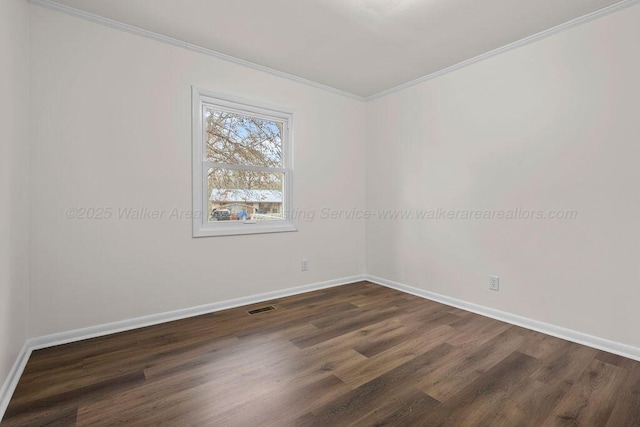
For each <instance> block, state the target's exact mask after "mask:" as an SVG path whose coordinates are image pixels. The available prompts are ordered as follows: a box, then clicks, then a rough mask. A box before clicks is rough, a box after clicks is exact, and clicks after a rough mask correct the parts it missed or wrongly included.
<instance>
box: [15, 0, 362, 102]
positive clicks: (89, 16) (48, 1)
mask: <svg viewBox="0 0 640 427" xmlns="http://www.w3.org/2000/svg"><path fill="white" fill-rule="evenodd" d="M27 1H28V2H29V3H31V4H33V5H36V6H42V7H46V8H48V9H53V10H56V11H58V12H62V13H65V14H67V15H71V16H75V17H77V18H81V19H84V20H86V21H89V22H93V23H96V24H100V25H104V26H107V27H111V28H115V29H117V30H121V31H126V32H128V33H131V34H136V35H139V36H142V37H146V38H149V39H153V40H157V41H160V42H163V43H167V44H170V45H173V46H177V47H181V48H183V49H187V50H190V51H193V52H198V53H202V54H204V55H208V56H212V57H214V58H217V59H221V60H223V61H227V62H232V63H234V64H238V65H243V66H245V67H249V68H253V69H254V70H258V71H262V72H265V73H268V74H272V75H274V76H277V77H282V78H284V79H287V80H291V81H294V82H296V83H302V84H304V85H307V86H311V87H314V88H316V89H322V90H325V91H327V92H331V93H335V94H337V95H342V96H345V97H347V98H351V99H355V100H356V101H364V100H365V98H364V97H363V96H360V95H355V94H353V93H350V92H346V91H344V90H341V89H337V88H335V87H332V86H328V85H325V84H322V83H318V82H315V81H313V80H307V79H305V78H302V77H298V76H294V75H293V74H289V73H285V72H284V71H279V70H276V69H274V68H271V67H267V66H265V65H260V64H256V63H254V62H250V61H246V60H244V59H240V58H236V57H235V56H231V55H227V54H225V53H222V52H218V51H215V50H212V49H207V48H206V47H202V46H198V45H195V44H191V43H187V42H184V41H182V40H178V39H174V38H173V37H169V36H165V35H162V34H159V33H155V32H153V31H148V30H145V29H142V28H139V27H136V26H134V25H129V24H125V23H123V22H119V21H115V20H113V19H109V18H105V17H103V16H100V15H96V14H94V13H90V12H85V11H83V10H80V9H76V8H74V7H70V6H66V5H63V4H60V3H57V2H55V1H52V0H27Z"/></svg>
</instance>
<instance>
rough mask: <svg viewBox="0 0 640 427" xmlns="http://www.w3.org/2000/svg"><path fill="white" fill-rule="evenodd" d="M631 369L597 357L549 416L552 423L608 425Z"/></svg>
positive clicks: (548, 420)
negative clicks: (617, 396)
mask: <svg viewBox="0 0 640 427" xmlns="http://www.w3.org/2000/svg"><path fill="white" fill-rule="evenodd" d="M627 376H628V371H627V370H625V369H623V368H619V367H617V366H614V365H610V364H608V363H605V362H602V361H600V360H597V359H594V360H593V361H592V362H591V364H590V365H589V367H588V368H587V370H585V372H584V373H583V374H582V376H581V377H580V379H579V380H578V382H576V383H575V384H574V385H573V387H571V389H570V390H569V391H568V392H567V394H566V395H565V396H564V398H563V399H562V400H561V401H560V403H559V404H558V406H557V407H556V408H555V409H554V411H553V412H552V413H551V415H550V416H549V417H548V418H547V421H546V424H547V425H552V426H573V425H584V426H604V425H606V424H607V422H608V421H609V417H610V415H611V413H612V412H613V409H614V406H615V405H616V399H615V398H614V396H616V394H617V391H618V389H620V388H621V387H622V386H623V384H624V382H625V380H626V379H627Z"/></svg>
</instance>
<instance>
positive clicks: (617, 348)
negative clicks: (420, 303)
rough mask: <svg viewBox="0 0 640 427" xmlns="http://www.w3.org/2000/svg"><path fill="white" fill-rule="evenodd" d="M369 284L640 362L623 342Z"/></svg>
mask: <svg viewBox="0 0 640 427" xmlns="http://www.w3.org/2000/svg"><path fill="white" fill-rule="evenodd" d="M366 280H368V281H369V282H372V283H375V284H378V285H382V286H386V287H388V288H392V289H396V290H398V291H401V292H406V293H408V294H411V295H415V296H418V297H422V298H426V299H428V300H431V301H435V302H439V303H442V304H446V305H450V306H452V307H457V308H460V309H462V310H466V311H471V312H473V313H476V314H480V315H482V316H486V317H491V318H492V319H496V320H501V321H503V322H507V323H510V324H512V325H516V326H521V327H523V328H526V329H531V330H533V331H536V332H541V333H543V334H547V335H551V336H554V337H557V338H562V339H564V340H567V341H571V342H575V343H578V344H582V345H586V346H588V347H593V348H596V349H598V350H604V351H607V352H609V353H614V354H617V355H620V356H623V357H627V358H629V359H634V360H637V361H640V348H638V347H633V346H630V345H627V344H623V343H620V342H616V341H611V340H608V339H605V338H600V337H596V336H593V335H589V334H585V333H583V332H578V331H575V330H573V329H568V328H563V327H561V326H556V325H552V324H549V323H545V322H540V321H538V320H533V319H529V318H527V317H522V316H518V315H517V314H513V313H507V312H506V311H500V310H496V309H494V308H490V307H485V306H482V305H478V304H474V303H471V302H467V301H463V300H460V299H457V298H452V297H448V296H445V295H440V294H436V293H433V292H429V291H425V290H424V289H419V288H414V287H413V286H409V285H405V284H403V283H398V282H394V281H392V280H387V279H383V278H381V277H376V276H371V275H367V276H366Z"/></svg>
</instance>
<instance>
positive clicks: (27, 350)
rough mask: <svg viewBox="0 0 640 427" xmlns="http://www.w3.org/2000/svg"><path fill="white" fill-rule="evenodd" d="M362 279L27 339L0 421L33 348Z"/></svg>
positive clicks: (1, 401)
mask: <svg viewBox="0 0 640 427" xmlns="http://www.w3.org/2000/svg"><path fill="white" fill-rule="evenodd" d="M362 280H365V275H364V274H362V275H357V276H350V277H342V278H340V279H334V280H327V281H324V282H317V283H311V284H308V285H302V286H296V287H294V288H287V289H282V290H279V291H272V292H265V293H262V294H257V295H251V296H247V297H241V298H235V299H231V300H227V301H221V302H215V303H212V304H205V305H200V306H196V307H189V308H183V309H180V310H174V311H169V312H166V313H159V314H152V315H149V316H143V317H137V318H134V319H127V320H121V321H118V322H112V323H105V324H103V325H96V326H90V327H88V328H81V329H74V330H72V331H65V332H60V333H57V334H51V335H45V336H41V337H36V338H31V339H28V340H27V342H26V343H25V344H24V346H23V347H22V350H21V351H20V354H19V355H18V358H17V359H16V361H15V363H14V364H13V367H12V368H11V371H10V372H9V375H8V377H7V379H6V380H5V382H4V383H3V385H2V388H0V421H1V420H2V417H3V416H4V413H5V411H6V410H7V406H8V405H9V401H10V400H11V396H12V395H13V392H14V391H15V389H16V386H17V385H18V380H19V379H20V376H21V375H22V372H23V371H24V368H25V366H26V365H27V361H28V360H29V357H30V356H31V352H33V351H34V350H39V349H42V348H47V347H53V346H56V345H61V344H68V343H70V342H75V341H81V340H85V339H89V338H95V337H100V336H104V335H110V334H115V333H118V332H124V331H129V330H132V329H138V328H144V327H146V326H152V325H157V324H160V323H166V322H171V321H174V320H180V319H185V318H187V317H194V316H199V315H201V314H208V313H213V312H216V311H221V310H227V309H229V308H235V307H240V306H243V305H249V304H257V303H261V302H265V301H269V300H273V299H277V298H283V297H288V296H292V295H298V294H303V293H305V292H311V291H316V290H320V289H327V288H332V287H335V286H340V285H346V284H348V283H354V282H359V281H362Z"/></svg>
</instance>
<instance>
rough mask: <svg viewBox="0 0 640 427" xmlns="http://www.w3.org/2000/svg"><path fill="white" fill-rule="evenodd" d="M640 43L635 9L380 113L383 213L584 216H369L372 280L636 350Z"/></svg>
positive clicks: (375, 115) (433, 85)
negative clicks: (558, 217)
mask: <svg viewBox="0 0 640 427" xmlns="http://www.w3.org/2000/svg"><path fill="white" fill-rule="evenodd" d="M638 40H640V6H634V7H631V8H629V9H626V10H624V11H622V12H618V13H615V14H612V15H609V16H607V17H604V18H602V19H598V20H596V21H593V22H591V23H588V24H585V25H582V26H579V27H577V28H574V29H571V30H569V31H566V32H563V33H560V34H558V35H555V36H552V37H550V38H547V39H544V40H542V41H540V42H537V43H535V44H531V45H528V46H526V47H524V48H519V49H516V50H513V51H510V52H508V53H506V54H502V55H499V56H496V57H493V58H491V59H489V60H486V61H483V62H480V63H477V64H475V65H472V66H469V67H466V68H464V69H461V70H458V71H456V72H453V73H450V74H447V75H444V76H442V77H439V78H435V79H433V80H430V81H426V82H424V83H421V84H419V85H417V86H414V87H411V88H408V89H406V90H403V91H401V92H399V93H396V94H393V95H390V96H387V97H384V98H382V99H379V100H377V101H375V102H373V103H371V104H369V109H368V115H367V129H368V133H367V140H368V146H367V147H368V148H367V167H368V170H367V204H368V207H369V208H370V209H373V210H376V209H380V208H400V209H437V208H439V207H441V208H444V209H489V210H490V209H504V210H509V209H514V208H517V207H519V208H523V209H534V210H538V209H540V210H548V209H574V210H577V211H578V219H577V220H575V221H549V220H547V221H545V220H542V221H508V220H475V221H474V220H471V221H469V220H467V221H465V220H457V221H456V220H442V219H441V220H422V221H415V220H414V221H390V220H387V221H384V220H371V221H368V223H367V272H368V273H369V274H372V275H375V276H379V277H382V278H386V279H389V280H394V281H397V282H401V283H404V284H408V285H411V286H415V287H418V288H422V289H425V290H429V291H432V292H436V293H440V294H444V295H447V296H452V297H455V298H459V299H462V300H466V301H470V302H474V303H477V304H482V305H485V306H490V307H493V308H497V309H501V310H504V311H507V312H511V313H516V314H519V315H522V316H526V317H529V318H532V319H536V320H540V321H544V322H549V323H552V324H556V325H560V326H564V327H568V328H571V329H575V330H578V331H581V332H586V333H589V334H593V335H596V336H600V337H603V338H608V339H612V340H616V341H620V342H623V343H627V344H630V345H635V346H639V345H640V334H638V331H637V327H636V326H637V325H638V324H640V310H639V309H638V307H640V287H639V286H638V284H639V278H640V277H639V269H640V262H638V254H639V253H640V251H639V250H640V222H639V218H640V198H639V197H638V183H639V182H640V167H638V164H639V161H640V143H639V139H638V137H639V135H640V120H639V117H640V81H639V80H638V76H640V55H638ZM490 274H495V275H499V276H500V279H501V291H500V292H499V293H495V292H491V291H489V290H488V289H487V288H488V285H487V282H488V276H489V275H490Z"/></svg>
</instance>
